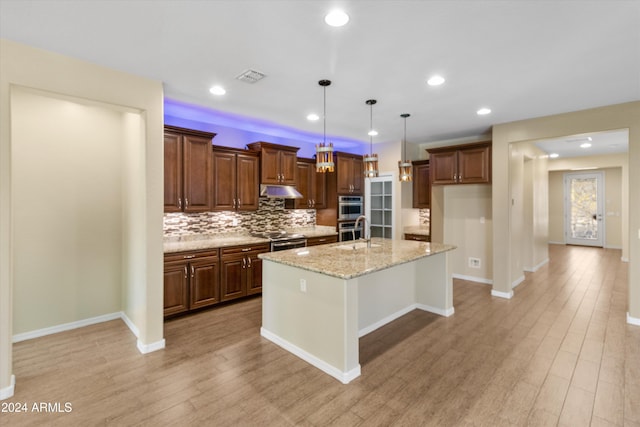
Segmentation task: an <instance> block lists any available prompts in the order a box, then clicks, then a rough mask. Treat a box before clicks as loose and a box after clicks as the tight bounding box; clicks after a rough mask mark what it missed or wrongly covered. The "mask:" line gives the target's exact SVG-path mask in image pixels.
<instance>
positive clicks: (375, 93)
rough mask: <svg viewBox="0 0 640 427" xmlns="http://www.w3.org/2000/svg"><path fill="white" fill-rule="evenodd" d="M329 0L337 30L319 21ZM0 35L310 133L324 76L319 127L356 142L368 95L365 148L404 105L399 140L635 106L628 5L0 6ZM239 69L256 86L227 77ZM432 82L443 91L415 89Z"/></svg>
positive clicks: (160, 1) (634, 51)
mask: <svg viewBox="0 0 640 427" xmlns="http://www.w3.org/2000/svg"><path fill="white" fill-rule="evenodd" d="M335 6H339V7H340V8H342V9H343V10H345V11H346V12H347V13H348V14H349V15H350V17H351V20H350V22H349V23H348V24H347V25H346V26H345V27H342V28H332V27H329V26H327V25H326V24H325V23H324V21H323V17H324V15H325V14H326V13H327V12H328V11H329V10H331V9H332V8H333V7H335ZM0 36H1V37H3V38H7V39H12V40H15V41H18V42H22V43H26V44H29V45H32V46H36V47H41V48H44V49H47V50H52V51H55V52H60V53H63V54H66V55H70V56H73V57H77V58H82V59H85V60H88V61H91V62H95V63H98V64H102V65H105V66H108V67H111V68H115V69H118V70H122V71H126V72H129V73H133V74H137V75H141V76H145V77H148V78H152V79H157V80H161V81H162V82H164V87H165V95H166V97H167V98H170V99H173V100H177V101H182V102H186V103H191V104H195V105H200V106H204V107H207V108H210V109H212V110H216V111H222V112H225V113H231V114H235V115H241V116H244V117H249V118H252V119H258V120H261V121H266V122H271V123H275V124H278V125H281V126H284V127H287V128H292V129H295V130H298V131H301V132H306V133H308V132H312V133H319V134H321V133H322V121H319V122H315V123H313V122H309V121H307V120H306V116H307V114H308V113H310V112H317V113H321V108H322V88H321V87H320V86H318V83H317V82H318V80H320V79H330V80H332V81H333V84H332V85H331V86H330V87H329V88H328V89H327V133H328V134H330V135H332V136H339V137H345V138H352V139H357V140H360V141H368V136H367V131H368V128H369V107H368V106H367V105H365V100H367V99H370V98H374V99H377V100H378V103H377V104H376V105H375V107H374V110H373V117H374V119H373V121H374V127H375V128H376V129H378V131H379V133H380V134H379V136H378V137H375V139H374V142H380V141H391V140H396V141H397V140H399V139H401V138H402V132H403V122H402V119H401V118H400V114H401V113H405V112H407V113H411V117H410V118H409V119H408V120H407V140H408V142H409V143H423V142H430V141H437V140H444V139H453V138H460V137H465V136H472V135H480V134H482V133H484V132H486V131H488V130H489V129H490V127H491V125H492V124H494V123H504V122H510V121H514V120H520V119H525V118H531V117H539V116H545V115H551V114H557V113H562V112H568V111H576V110H581V109H586V108H592V107H597V106H603V105H610V104H617V103H622V102H628V101H635V100H639V99H640V1H562V0H556V1H524V0H523V1H518V0H513V1H480V0H477V1H451V0H450V1H417V0H412V1H409V0H377V1H355V0H352V1H347V0H344V1H339V0H335V1H320V0H297V1H279V0H269V1H265V0H261V1H244V0H215V1H204V0H196V1H189V0H183V1H178V0H156V1H151V0H137V1H135V0H134V1H131V0H130V1H113V0H106V1H99V0H85V1H73V0H69V1H63V0H40V1H34V0H19V1H18V0H0ZM249 68H250V69H255V70H258V71H261V72H263V73H265V74H266V75H267V77H266V78H265V79H264V80H262V81H260V82H258V83H256V84H247V83H244V82H241V81H238V80H235V77H236V76H237V75H238V74H240V73H241V72H243V71H244V70H246V69H249ZM433 74H441V75H442V76H444V77H445V78H446V82H445V84H444V85H442V86H439V87H429V86H427V85H426V84H425V81H426V79H427V78H428V77H429V76H431V75H433ZM214 84H220V85H223V86H224V87H225V88H226V89H227V94H226V95H224V96H223V97H214V96H212V95H211V94H210V93H209V91H208V89H209V87H210V86H212V85H214ZM484 106H486V107H489V108H491V109H492V111H493V112H492V113H491V114H489V115H487V116H478V115H476V110H477V109H479V108H480V107H484Z"/></svg>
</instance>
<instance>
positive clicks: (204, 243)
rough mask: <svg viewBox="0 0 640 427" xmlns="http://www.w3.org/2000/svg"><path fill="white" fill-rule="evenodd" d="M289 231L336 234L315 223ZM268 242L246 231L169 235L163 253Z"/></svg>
mask: <svg viewBox="0 0 640 427" xmlns="http://www.w3.org/2000/svg"><path fill="white" fill-rule="evenodd" d="M285 231H287V232H289V233H298V234H304V235H305V236H306V237H317V236H331V235H336V234H338V233H337V232H336V229H335V227H330V226H323V225H316V226H315V227H299V228H289V229H286V230H285ZM258 243H269V239H264V238H262V237H253V236H251V235H249V234H247V233H213V234H189V235H184V236H169V237H165V238H164V243H163V248H164V253H165V254H168V253H176V252H186V251H197V250H203V249H215V248H223V247H228V246H242V245H253V244H258Z"/></svg>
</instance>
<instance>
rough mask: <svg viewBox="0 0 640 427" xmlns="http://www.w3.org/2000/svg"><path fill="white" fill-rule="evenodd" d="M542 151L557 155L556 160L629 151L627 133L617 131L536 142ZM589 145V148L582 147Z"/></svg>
mask: <svg viewBox="0 0 640 427" xmlns="http://www.w3.org/2000/svg"><path fill="white" fill-rule="evenodd" d="M535 144H536V146H537V147H538V148H540V149H541V150H542V151H544V152H546V153H549V154H552V153H555V154H557V155H558V158H563V159H564V158H570V157H583V156H599V155H603V154H614V153H626V152H627V151H629V131H628V129H619V130H614V131H606V132H592V133H584V134H580V135H570V136H565V137H562V138H553V139H544V140H540V141H536V143H535ZM583 144H589V145H590V146H588V147H587V146H582V145H583Z"/></svg>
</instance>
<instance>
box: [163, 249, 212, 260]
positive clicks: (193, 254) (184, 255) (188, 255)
mask: <svg viewBox="0 0 640 427" xmlns="http://www.w3.org/2000/svg"><path fill="white" fill-rule="evenodd" d="M205 256H216V257H217V256H218V249H207V250H203V251H189V252H177V253H170V254H165V255H164V262H172V261H185V260H186V261H188V260H190V259H195V258H201V257H205Z"/></svg>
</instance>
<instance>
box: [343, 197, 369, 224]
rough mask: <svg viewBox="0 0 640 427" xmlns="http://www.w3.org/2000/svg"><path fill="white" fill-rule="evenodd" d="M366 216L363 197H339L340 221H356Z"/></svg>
mask: <svg viewBox="0 0 640 427" xmlns="http://www.w3.org/2000/svg"><path fill="white" fill-rule="evenodd" d="M360 215H364V201H363V199H362V196H338V221H343V220H347V219H356V218H358V217H359V216H360Z"/></svg>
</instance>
